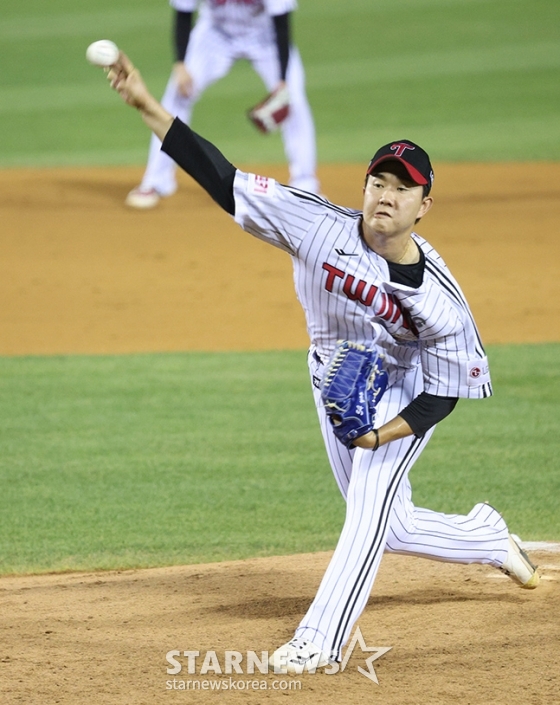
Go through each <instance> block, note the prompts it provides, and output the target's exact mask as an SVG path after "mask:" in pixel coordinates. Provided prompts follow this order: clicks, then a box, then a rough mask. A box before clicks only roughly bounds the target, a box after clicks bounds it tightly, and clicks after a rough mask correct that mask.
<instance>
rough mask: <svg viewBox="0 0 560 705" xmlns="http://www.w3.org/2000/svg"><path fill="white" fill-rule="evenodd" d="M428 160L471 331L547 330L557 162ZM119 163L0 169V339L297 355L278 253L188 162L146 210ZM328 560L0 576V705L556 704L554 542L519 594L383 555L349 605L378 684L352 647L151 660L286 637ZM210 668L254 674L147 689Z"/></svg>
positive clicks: (351, 177)
mask: <svg viewBox="0 0 560 705" xmlns="http://www.w3.org/2000/svg"><path fill="white" fill-rule="evenodd" d="M362 172H363V169H362V167H361V166H344V165H337V166H330V167H329V166H324V167H323V168H322V169H321V173H320V176H321V179H322V183H323V189H324V191H325V193H326V194H327V195H328V196H329V198H331V200H333V201H334V202H335V203H340V204H344V205H348V206H354V207H359V205H360V201H361V182H362ZM266 173H267V174H269V175H274V176H278V177H279V178H280V179H285V177H286V172H285V170H284V169H283V168H282V167H279V168H277V169H270V168H268V169H266ZM436 174H437V181H436V187H435V189H434V197H435V199H436V207H435V208H434V210H433V211H432V213H430V214H429V216H428V217H427V218H426V219H425V222H422V223H421V224H420V225H419V227H418V230H419V232H420V233H421V234H422V235H424V236H425V237H427V239H428V240H430V242H431V243H432V244H433V245H434V246H435V247H436V248H437V249H438V250H439V251H440V253H441V254H442V255H443V257H444V258H445V260H446V261H447V263H448V264H449V265H450V267H451V269H452V271H453V272H454V274H455V276H456V277H457V279H458V280H459V282H460V283H461V285H462V287H463V289H464V291H465V293H466V295H467V297H468V299H469V301H470V303H471V306H472V309H473V312H474V314H475V318H476V319H477V322H478V324H479V327H480V329H481V333H482V336H483V339H484V340H485V342H487V343H499V342H511V343H514V342H545V341H558V340H560V316H559V315H558V313H559V304H558V301H559V300H560V284H559V277H558V265H557V262H558V260H559V255H560V242H559V238H558V233H557V230H558V222H559V221H560V186H559V185H558V184H559V183H560V164H520V165H515V164H507V165H490V164H484V165H476V164H471V165H439V166H438V167H437V168H436ZM139 175H140V171H139V170H138V169H111V170H103V169H93V170H92V169H87V170H86V169H59V170H41V171H31V170H21V171H20V170H13V171H7V172H0V211H1V213H2V232H1V236H0V238H1V239H0V242H1V248H2V258H1V259H0V304H1V305H0V331H1V336H0V354H3V355H20V354H53V353H125V352H138V351H166V350H193V349H197V350H250V349H287V348H304V347H305V346H306V344H307V339H306V335H305V329H304V322H303V315H302V313H301V311H300V309H299V305H298V303H297V301H296V299H295V296H294V293H293V286H292V280H291V267H290V262H289V258H288V257H286V256H285V255H284V254H283V253H281V252H279V251H277V250H275V249H274V248H271V247H268V246H266V245H264V244H263V243H260V242H258V241H255V240H253V239H252V238H250V237H249V236H247V235H245V234H243V233H242V232H241V231H240V230H239V229H238V228H237V226H235V225H234V224H233V223H232V222H231V220H230V218H229V217H228V216H226V215H224V214H223V213H221V212H220V211H219V209H218V208H217V207H216V206H215V205H214V204H213V203H212V202H211V201H210V199H209V198H208V197H207V196H206V195H205V194H203V193H202V192H201V191H200V190H199V189H198V187H197V186H196V185H194V184H193V183H192V182H191V181H190V180H189V179H188V178H187V177H183V178H181V189H180V191H179V193H178V194H177V195H176V196H174V197H173V198H171V199H169V200H166V201H165V202H164V203H162V205H161V207H160V208H158V209H157V210H154V211H150V212H143V213H142V212H133V211H129V210H126V209H125V208H124V206H123V205H122V202H123V199H124V196H125V195H126V192H127V190H128V189H129V188H130V187H131V186H133V185H135V184H136V183H137V182H138V178H139ZM329 555H330V554H327V553H319V554H313V555H300V556H289V557H282V558H278V557H275V558H263V559H254V560H246V561H239V562H231V563H220V564H207V565H199V566H185V567H172V568H163V569H151V570H142V571H124V572H120V573H119V572H110V573H89V574H68V575H46V576H23V577H17V576H15V577H4V578H1V579H0V605H1V615H2V616H1V622H0V625H1V630H2V640H1V645H0V673H1V680H0V694H1V695H2V702H3V703H37V704H39V703H41V705H43V704H45V703H64V704H80V705H81V703H86V702H99V703H107V704H109V705H113V704H117V703H119V704H120V703H131V704H132V703H134V704H135V705H136V704H141V703H146V704H148V703H150V704H152V703H168V702H169V703H183V702H185V703H186V702H188V703H191V702H200V703H210V702H214V701H215V699H216V698H217V697H220V698H221V699H222V700H226V701H227V702H231V703H254V704H257V703H277V702H294V703H296V702H297V703H306V704H308V703H309V704H315V703H321V704H329V705H330V704H332V705H334V704H335V703H336V704H339V703H340V704H344V705H346V704H350V703H366V702H368V703H371V702H379V703H384V704H387V705H393V704H394V705H409V704H410V705H418V704H422V705H423V704H426V705H428V704H430V705H431V704H434V705H435V704H441V705H448V704H450V703H455V702H461V703H465V704H468V703H470V704H472V705H482V704H486V703H504V704H506V703H507V705H517V703H531V704H532V705H533V704H539V703H543V705H544V703H546V704H547V705H548V704H550V703H556V702H560V698H559V696H558V693H559V692H560V676H559V672H558V659H559V657H560V619H559V618H558V615H559V614H560V591H559V582H558V576H559V573H558V571H559V570H560V556H559V554H558V553H537V554H535V557H536V559H537V560H538V561H539V562H540V563H541V565H542V575H543V580H542V581H541V585H540V586H539V588H538V589H537V590H535V591H524V590H521V589H519V588H517V587H516V586H515V585H514V584H513V583H512V582H511V581H510V580H509V579H508V578H506V577H505V576H502V575H501V573H499V571H496V570H495V569H492V568H488V567H483V566H458V565H446V564H442V563H433V562H429V561H422V560H421V559H416V558H404V557H399V556H385V557H384V559H383V562H382V566H381V570H380V574H379V577H378V580H377V581H376V583H375V586H374V589H373V592H372V597H371V598H370V601H369V603H368V606H367V608H366V610H365V612H364V613H363V615H362V617H361V618H360V620H359V626H360V628H361V631H362V634H363V636H364V639H365V641H366V643H367V644H368V646H370V647H372V646H376V647H382V646H385V647H391V650H390V651H388V652H387V653H386V654H385V655H383V656H382V657H380V658H379V659H378V660H377V661H375V663H374V666H375V670H376V673H377V677H378V679H379V684H375V683H373V682H372V681H371V680H368V679H367V678H366V677H365V676H364V675H363V674H361V673H360V672H359V671H358V670H357V669H358V666H361V667H362V668H363V667H365V661H364V659H365V658H366V657H367V656H368V654H362V653H361V652H360V650H359V649H358V650H356V651H354V654H353V656H352V658H351V659H350V661H349V664H348V666H347V669H346V671H345V672H344V673H343V674H337V675H325V674H317V675H304V676H301V677H297V678H295V679H291V678H287V679H284V680H285V681H286V683H289V682H296V681H297V682H299V683H300V687H299V688H298V689H296V690H292V689H290V690H287V689H280V688H281V685H280V684H279V683H278V682H277V681H279V680H282V678H281V677H279V676H275V675H274V674H269V675H261V674H259V673H258V672H257V673H256V675H255V676H246V675H240V674H235V673H234V674H232V676H230V675H226V674H224V675H219V674H218V675H215V674H214V673H213V672H212V671H209V672H208V673H207V674H206V675H203V674H201V673H200V666H201V663H200V662H199V664H198V667H199V668H198V670H197V673H196V674H191V675H189V674H188V673H186V666H185V668H184V669H183V672H182V673H180V674H177V675H175V676H172V675H168V674H167V672H166V668H167V667H168V666H169V664H168V663H167V662H166V660H165V654H166V653H167V652H168V651H170V650H173V649H178V650H181V651H184V650H198V651H200V653H201V655H202V656H201V658H203V657H204V654H205V652H206V651H208V650H215V651H216V654H217V658H218V661H219V663H220V664H221V667H222V669H223V668H224V652H225V651H226V650H233V651H238V652H242V653H244V652H246V651H247V650H253V651H256V652H257V653H259V654H260V652H261V651H265V650H273V649H274V648H276V647H277V646H278V645H280V644H281V643H283V642H284V641H286V640H287V639H288V638H289V637H290V636H291V634H292V631H293V628H294V627H295V626H296V624H297V623H298V621H299V619H300V618H301V616H302V615H303V614H304V613H305V611H306V609H307V606H308V605H309V603H310V601H311V600H312V598H313V595H314V593H315V590H316V588H317V586H318V583H319V581H320V579H321V576H322V573H323V571H324V568H325V566H326V564H327V562H328V559H329ZM182 661H183V663H185V664H186V659H182ZM230 677H231V678H232V679H233V680H234V681H236V682H238V681H244V682H247V681H251V682H258V686H257V689H253V687H249V689H247V687H246V686H245V689H243V690H241V689H240V688H241V686H240V685H239V683H238V686H237V688H236V689H231V690H228V691H224V690H221V691H220V693H219V694H218V693H217V692H216V691H213V690H203V689H201V690H193V688H196V687H197V686H195V685H191V686H189V690H173V689H168V688H167V682H168V681H170V682H171V683H173V679H174V678H175V680H176V685H178V687H179V688H180V687H181V686H180V683H181V681H182V682H185V683H186V682H187V681H189V680H190V681H199V686H198V687H200V688H203V686H202V682H203V681H205V680H207V681H211V680H212V681H216V682H220V683H221V684H222V685H223V684H224V683H226V682H227V683H228V684H229V683H230ZM275 684H276V688H277V689H275ZM264 686H266V688H267V689H266V690H264ZM185 687H186V686H185ZM208 687H210V686H208Z"/></svg>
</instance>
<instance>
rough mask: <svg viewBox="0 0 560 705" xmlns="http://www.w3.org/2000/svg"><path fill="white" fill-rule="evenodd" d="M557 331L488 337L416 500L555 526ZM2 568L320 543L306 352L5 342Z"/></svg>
mask: <svg viewBox="0 0 560 705" xmlns="http://www.w3.org/2000/svg"><path fill="white" fill-rule="evenodd" d="M559 359H560V345H556V344H554V345H553V344H549V345H540V346H495V347H492V348H491V350H490V361H491V365H492V369H493V373H494V383H495V389H496V396H495V397H493V398H492V399H489V400H485V401H463V402H461V403H460V404H459V406H458V408H457V409H456V411H455V412H454V413H453V414H452V415H451V416H450V417H449V418H448V419H447V420H446V421H444V422H443V423H442V424H441V425H440V428H439V429H438V431H437V432H436V434H435V435H434V438H433V439H432V441H431V442H430V445H429V446H428V448H427V449H426V451H425V452H424V453H423V455H422V457H421V459H420V460H419V462H418V463H417V465H416V466H415V468H414V469H413V471H412V474H411V478H412V483H413V487H414V501H415V503H416V504H417V505H419V506H428V507H430V508H433V509H437V510H440V511H447V512H459V513H467V512H468V511H469V510H470V508H471V507H472V506H473V505H474V504H475V503H476V502H478V501H489V502H491V503H492V504H494V505H495V506H496V507H498V508H499V509H500V510H501V511H502V512H503V514H504V516H505V518H506V520H507V521H508V522H509V524H510V527H511V529H512V530H513V531H515V532H517V533H519V534H521V535H522V536H523V538H525V539H551V540H554V539H556V540H558V539H560V515H559V513H558V496H559V492H560V477H559V476H558V471H557V458H558V457H559V456H560V441H559V438H558V433H557V422H558V418H559V417H560V403H559V401H558V400H559V398H560V374H559V372H560V365H559ZM0 389H1V392H2V393H1V397H0V418H1V419H2V426H1V436H0V438H1V446H2V454H1V457H0V484H1V487H2V493H1V495H0V572H4V573H10V572H29V571H49V570H67V569H91V568H123V567H137V566H154V565H167V564H182V563H191V562H198V561H201V562H204V561H213V560H224V559H233V558H242V557H247V556H262V555H275V554H286V553H294V552H299V551H315V550H325V549H330V548H333V547H334V545H335V543H336V539H337V537H338V533H339V530H340V528H341V526H342V522H343V518H344V502H343V500H342V498H341V497H340V495H339V493H338V490H337V488H336V486H335V482H334V479H333V478H332V475H331V472H330V468H329V466H328V463H327V460H326V456H325V453H324V450H323V446H322V441H321V438H320V433H319V429H318V424H317V421H316V415H315V409H314V407H313V402H312V399H311V393H310V390H309V382H308V379H307V370H306V362H305V354H304V352H303V351H302V352H268V353H243V354H241V353H235V354H234V353H222V354H216V353H213V354H202V353H184V354H159V355H131V356H110V357H104V356H99V357H89V356H83V357H82V356H75V357H43V358H41V357H36V358H35V357H21V358H3V359H0Z"/></svg>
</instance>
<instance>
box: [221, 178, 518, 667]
mask: <svg viewBox="0 0 560 705" xmlns="http://www.w3.org/2000/svg"><path fill="white" fill-rule="evenodd" d="M234 192H235V205H236V214H235V220H236V221H237V222H238V223H239V224H240V225H241V226H242V227H243V228H244V229H245V230H246V231H247V232H249V233H250V234H252V235H254V236H255V237H258V238H259V239H261V240H264V241H265V242H268V243H270V244H272V245H274V246H275V247H278V248H280V249H282V250H283V251H285V252H286V253H288V254H289V255H290V256H291V258H292V262H293V267H294V283H295V287H296V292H297V295H298V298H299V300H300V302H301V305H302V306H303V309H304V311H305V316H306V321H307V328H308V332H309V337H310V339H311V347H310V351H309V357H308V362H309V369H310V375H311V381H312V386H313V392H314V397H315V403H316V406H317V412H318V416H319V423H320V427H321V432H322V434H323V439H324V442H325V447H326V450H327V455H328V458H329V461H330V464H331V467H332V470H333V473H334V477H335V480H336V482H337V485H338V487H339V489H340V491H341V493H342V495H343V497H344V498H345V499H346V502H347V512H346V519H345V522H344V526H343V528H342V532H341V535H340V539H339V541H338V544H337V547H336V550H335V552H334V555H333V557H332V559H331V561H330V564H329V566H328V568H327V571H326V573H325V575H324V577H323V580H322V581H321V585H320V586H319V589H318V592H317V595H316V597H315V599H314V600H313V603H312V604H311V606H310V607H309V610H308V611H307V614H306V615H305V617H304V618H303V619H302V621H301V623H300V625H299V627H298V629H297V630H296V636H298V637H301V638H303V639H308V640H310V641H312V642H313V643H314V644H315V645H316V646H317V647H319V648H320V649H322V650H323V651H325V652H326V653H327V654H329V655H330V656H331V657H332V658H335V659H339V658H340V656H341V649H342V647H343V645H344V644H345V642H346V641H347V639H348V637H349V635H350V633H351V630H352V628H353V626H354V624H355V622H356V620H357V619H358V617H359V616H360V614H361V612H362V610H363V609H364V607H365V605H366V603H367V600H368V597H369V594H370V591H371V588H372V585H373V582H374V580H375V575H376V573H377V570H378V568H379V563H380V561H381V557H382V555H383V553H384V551H390V552H396V553H405V554H410V555H417V556H423V557H426V558H432V559H435V560H442V561H454V562H459V563H472V562H477V563H490V564H492V565H496V566H500V565H501V564H502V563H503V561H504V560H505V557H506V555H507V543H508V531H507V527H506V525H505V522H504V521H503V519H502V518H501V517H500V515H499V514H498V512H496V510H495V509H493V508H492V507H489V506H488V505H483V504H479V505H476V507H474V509H473V510H472V511H471V512H470V513H469V514H468V515H467V516H459V515H446V514H442V513H438V512H433V511H431V510H428V509H420V508H416V507H415V506H414V505H413V503H412V500H411V491H410V483H409V481H408V473H409V471H410V469H411V468H412V466H413V465H414V463H415V462H416V460H417V458H418V457H419V455H420V454H421V452H422V450H423V448H424V447H425V446H426V444H427V443H428V440H429V438H430V437H431V435H432V433H433V430H434V429H433V428H432V429H430V430H429V431H428V432H427V433H426V434H425V435H424V436H423V437H422V438H416V437H407V438H403V439H401V440H398V441H393V442H391V443H388V444H386V445H383V446H382V447H381V448H379V450H377V451H376V452H372V451H371V450H364V449H361V448H356V449H352V450H348V449H347V448H345V447H344V446H343V445H342V444H341V443H340V442H339V441H338V440H337V439H336V437H335V436H334V434H333V432H332V427H331V426H330V424H329V422H328V420H327V416H326V414H325V411H324V408H323V406H322V403H321V399H320V392H319V389H318V382H319V380H320V379H321V377H322V374H323V372H322V368H323V362H324V361H325V360H326V359H327V356H328V355H329V354H330V352H331V350H332V349H333V348H334V346H335V344H336V341H337V340H338V339H341V338H343V339H349V340H353V341H356V342H359V343H364V344H366V345H368V346H369V345H372V344H375V345H376V346H378V347H379V348H381V349H382V350H383V352H384V354H385V366H386V368H387V371H388V372H389V387H388V389H387V391H386V393H385V395H384V397H383V398H382V400H381V402H380V404H379V407H378V411H377V419H376V426H378V427H379V426H381V425H383V424H384V423H386V422H387V421H389V420H391V419H393V418H394V417H395V416H397V415H398V413H399V412H400V411H401V410H402V409H403V408H404V407H405V406H407V405H408V404H409V403H410V402H411V401H412V400H413V399H414V398H415V397H416V396H417V395H418V394H420V392H422V391H423V390H426V391H428V392H430V393H432V394H436V395H440V396H458V397H474V398H483V397H485V396H489V395H490V394H491V393H492V390H491V386H490V378H489V375H488V373H487V370H486V367H485V366H486V365H487V363H486V358H485V353H484V349H483V347H482V344H481V341H480V337H479V335H478V331H477V329H476V326H475V324H474V321H473V318H472V315H471V312H470V310H469V307H468V304H467V302H466V300H465V298H464V296H463V294H462V292H461V289H460V287H459V285H458V284H457V282H456V281H455V279H454V278H453V277H452V275H451V273H450V272H449V270H448V269H447V267H446V265H445V263H444V262H443V260H442V259H441V257H440V256H439V255H438V253H437V252H436V251H435V250H434V249H433V248H432V247H431V245H429V244H428V243H427V242H426V241H425V240H424V239H423V238H421V237H420V236H419V235H416V234H413V238H414V240H415V241H416V243H417V244H418V246H419V247H420V248H421V249H422V251H423V253H424V255H425V258H426V267H425V272H424V280H423V282H422V285H421V287H419V288H418V289H411V288H410V287H405V286H402V285H398V284H395V283H394V282H391V280H390V273H389V268H388V265H387V262H386V261H385V260H384V259H383V258H382V257H380V256H378V255H377V254H376V253H375V252H373V251H372V250H370V249H369V248H368V247H367V246H366V245H365V244H364V242H363V241H362V239H361V237H360V220H361V213H360V212H359V211H355V210H351V209H346V208H342V207H340V206H335V205H333V204H331V203H329V202H327V201H325V200H324V199H322V198H320V197H317V196H313V195H310V194H307V193H305V192H300V191H297V190H296V189H291V188H289V187H284V186H281V185H280V184H278V183H277V182H275V181H273V180H271V179H266V178H262V177H256V176H254V175H247V174H243V173H241V172H238V173H237V175H236V179H235V185H234Z"/></svg>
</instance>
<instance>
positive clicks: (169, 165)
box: [127, 21, 233, 207]
mask: <svg viewBox="0 0 560 705" xmlns="http://www.w3.org/2000/svg"><path fill="white" fill-rule="evenodd" d="M185 63H186V65H187V68H188V70H189V73H190V74H191V77H192V79H193V93H192V95H191V96H190V97H188V98H186V97H185V96H183V95H181V94H180V93H179V91H178V90H177V86H176V83H175V81H174V78H173V76H171V77H170V79H169V82H168V84H167V87H166V89H165V93H164V95H163V98H162V101H161V104H162V105H163V107H164V108H165V109H166V110H167V111H168V112H169V113H170V114H171V115H175V116H176V117H178V118H179V119H180V120H182V121H183V122H185V123H187V124H189V123H190V120H191V114H192V109H193V106H194V104H195V103H196V101H197V100H198V99H199V98H200V96H201V95H202V93H203V92H204V91H205V90H206V88H208V86H210V85H211V84H212V83H215V82H216V81H217V80H218V79H220V78H222V77H223V76H225V75H226V74H227V73H228V72H229V70H230V69H231V66H232V63H233V57H232V52H231V47H230V45H229V43H228V42H227V41H225V39H224V37H223V36H222V35H220V34H218V33H217V32H215V31H214V30H213V29H212V27H211V26H210V25H209V24H208V23H207V22H204V21H199V22H198V23H197V24H196V25H195V27H194V29H193V31H192V33H191V37H190V41H189V46H188V49H187V55H186V57H185ZM176 169H177V165H176V164H175V162H174V161H173V160H172V159H171V158H170V157H168V156H167V154H165V153H164V152H162V151H161V142H160V140H159V139H158V138H157V137H156V136H155V135H152V137H151V140H150V149H149V154H148V163H147V166H146V171H145V172H144V176H143V178H142V183H141V184H140V187H139V188H138V189H135V191H138V192H140V193H150V192H153V191H155V192H156V196H155V198H156V202H157V194H159V195H160V196H170V195H171V194H173V193H175V191H176V190H177V180H176ZM132 193H134V192H132ZM132 193H131V194H130V195H129V199H127V202H128V201H129V200H130V199H131V197H132ZM132 200H134V199H132ZM129 205H134V204H132V203H129ZM154 205H155V204H154ZM140 207H142V206H140ZM146 207H149V206H146Z"/></svg>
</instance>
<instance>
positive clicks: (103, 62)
mask: <svg viewBox="0 0 560 705" xmlns="http://www.w3.org/2000/svg"><path fill="white" fill-rule="evenodd" d="M118 58H119V48H118V46H117V45H116V44H115V42H112V41H111V40H110V39H100V40H99V41H98V42H93V44H90V45H89V46H88V48H87V50H86V59H87V60H88V61H89V63H90V64H95V66H112V65H113V64H114V63H116V61H117V59H118Z"/></svg>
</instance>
